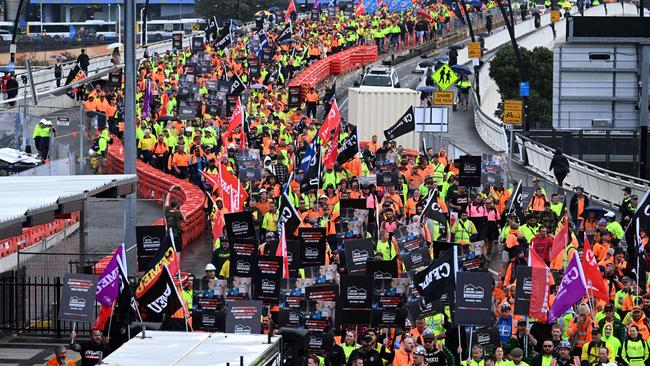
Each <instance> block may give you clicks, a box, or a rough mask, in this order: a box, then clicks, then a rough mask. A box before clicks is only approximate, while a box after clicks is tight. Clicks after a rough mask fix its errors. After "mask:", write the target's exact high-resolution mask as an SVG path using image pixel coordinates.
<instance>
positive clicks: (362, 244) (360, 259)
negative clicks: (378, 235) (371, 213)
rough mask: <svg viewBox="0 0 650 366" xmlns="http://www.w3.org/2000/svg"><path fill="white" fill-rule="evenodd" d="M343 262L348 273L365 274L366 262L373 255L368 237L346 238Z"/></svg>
mask: <svg viewBox="0 0 650 366" xmlns="http://www.w3.org/2000/svg"><path fill="white" fill-rule="evenodd" d="M344 246H345V264H346V265H347V269H348V273H349V274H365V273H366V262H367V261H368V258H372V256H373V248H372V247H373V246H372V241H371V240H370V239H348V240H345V241H344Z"/></svg>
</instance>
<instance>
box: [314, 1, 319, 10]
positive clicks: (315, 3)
mask: <svg viewBox="0 0 650 366" xmlns="http://www.w3.org/2000/svg"><path fill="white" fill-rule="evenodd" d="M318 8H319V4H318V0H314V9H318Z"/></svg>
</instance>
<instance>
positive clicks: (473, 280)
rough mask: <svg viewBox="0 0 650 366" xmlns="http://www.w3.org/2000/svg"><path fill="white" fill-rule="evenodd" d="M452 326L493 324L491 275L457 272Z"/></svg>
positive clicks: (487, 273) (486, 273)
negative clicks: (454, 313)
mask: <svg viewBox="0 0 650 366" xmlns="http://www.w3.org/2000/svg"><path fill="white" fill-rule="evenodd" d="M454 324H455V325H471V326H491V325H493V324H494V316H493V314H492V275H491V274H490V273H489V272H458V274H457V277H456V317H455V319H454Z"/></svg>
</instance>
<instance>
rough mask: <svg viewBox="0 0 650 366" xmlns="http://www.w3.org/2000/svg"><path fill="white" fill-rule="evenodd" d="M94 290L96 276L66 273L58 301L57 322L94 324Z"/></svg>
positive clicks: (95, 288)
mask: <svg viewBox="0 0 650 366" xmlns="http://www.w3.org/2000/svg"><path fill="white" fill-rule="evenodd" d="M96 290H97V276H95V275H87V274H79V273H66V274H65V276H63V286H62V289H61V299H60V301H59V320H68V321H72V322H89V323H90V322H94V321H95V317H94V315H95V292H96Z"/></svg>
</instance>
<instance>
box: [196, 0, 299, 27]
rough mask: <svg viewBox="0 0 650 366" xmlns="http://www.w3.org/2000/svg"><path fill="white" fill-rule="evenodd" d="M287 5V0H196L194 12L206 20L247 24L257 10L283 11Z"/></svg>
mask: <svg viewBox="0 0 650 366" xmlns="http://www.w3.org/2000/svg"><path fill="white" fill-rule="evenodd" d="M294 1H295V0H294ZM288 4H289V2H288V0H259V1H258V0H198V1H197V2H196V7H195V10H196V12H197V13H198V14H200V15H201V16H203V17H204V18H206V19H208V18H212V17H213V16H216V17H217V20H218V21H219V22H223V21H226V20H228V19H239V20H241V21H243V22H247V21H251V20H253V19H254V18H255V15H254V14H255V13H256V12H257V11H259V10H266V9H268V8H271V7H274V6H276V7H278V8H280V9H281V10H285V9H286V8H287V5H288ZM237 6H239V17H238V16H237ZM296 7H300V5H298V4H296Z"/></svg>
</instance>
